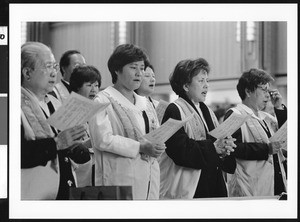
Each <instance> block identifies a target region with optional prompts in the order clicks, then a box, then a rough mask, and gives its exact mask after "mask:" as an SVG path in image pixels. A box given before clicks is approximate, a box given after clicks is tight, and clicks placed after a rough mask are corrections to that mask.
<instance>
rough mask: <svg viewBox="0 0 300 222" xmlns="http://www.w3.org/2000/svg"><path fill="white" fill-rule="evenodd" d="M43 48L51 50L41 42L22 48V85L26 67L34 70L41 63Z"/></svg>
mask: <svg viewBox="0 0 300 222" xmlns="http://www.w3.org/2000/svg"><path fill="white" fill-rule="evenodd" d="M41 48H47V49H49V50H50V51H51V49H50V48H49V47H48V46H46V45H45V44H43V43H41V42H26V43H24V44H23V45H22V47H21V83H23V75H22V70H23V69H24V68H26V67H28V68H31V69H34V67H35V65H36V63H37V61H39V52H40V50H41Z"/></svg>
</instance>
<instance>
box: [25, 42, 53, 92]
mask: <svg viewBox="0 0 300 222" xmlns="http://www.w3.org/2000/svg"><path fill="white" fill-rule="evenodd" d="M38 57H39V59H38V61H37V62H36V64H35V67H34V69H30V71H29V72H28V74H27V75H26V76H25V79H26V80H27V81H26V84H27V87H28V88H29V89H30V90H31V91H32V92H33V93H35V94H36V95H41V94H42V95H46V94H47V93H48V92H51V91H52V90H53V87H54V84H55V81H56V77H57V71H58V64H57V63H56V62H55V59H54V56H53V54H52V53H51V51H50V50H49V49H47V48H41V50H40V52H39V55H38Z"/></svg>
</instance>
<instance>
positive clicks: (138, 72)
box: [136, 69, 144, 76]
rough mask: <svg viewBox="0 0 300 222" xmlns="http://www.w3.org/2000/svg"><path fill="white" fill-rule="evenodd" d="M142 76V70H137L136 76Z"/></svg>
mask: <svg viewBox="0 0 300 222" xmlns="http://www.w3.org/2000/svg"><path fill="white" fill-rule="evenodd" d="M143 74H144V70H141V69H138V70H137V72H136V75H137V76H142V75H143Z"/></svg>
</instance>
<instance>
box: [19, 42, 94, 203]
mask: <svg viewBox="0 0 300 222" xmlns="http://www.w3.org/2000/svg"><path fill="white" fill-rule="evenodd" d="M58 68H59V67H58V64H57V63H56V62H55V59H54V56H53V54H52V51H51V50H50V48H48V47H47V46H46V45H44V44H42V43H40V42H27V43H25V44H24V45H22V48H21V84H22V87H21V110H22V113H21V120H22V121H21V169H22V171H21V183H22V184H21V198H22V199H23V200H41V199H46V200H49V199H68V192H69V190H68V189H69V187H75V186H76V178H75V177H74V171H73V164H72V163H73V162H76V163H85V162H86V161H88V160H89V159H90V157H89V154H88V152H86V149H84V148H83V147H82V146H81V142H80V141H81V139H82V138H83V137H84V135H85V129H86V128H85V127H84V126H76V127H73V128H70V129H66V130H64V131H61V132H59V131H58V130H56V129H55V128H54V127H52V126H50V125H49V124H48V123H47V118H48V117H49V116H50V115H51V113H53V112H54V111H55V109H57V108H58V107H59V106H60V102H59V101H58V100H57V99H55V98H54V97H53V96H51V95H47V93H49V92H50V91H52V90H53V87H54V84H55V81H56V76H57V71H58Z"/></svg>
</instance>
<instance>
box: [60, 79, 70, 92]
mask: <svg viewBox="0 0 300 222" xmlns="http://www.w3.org/2000/svg"><path fill="white" fill-rule="evenodd" d="M61 82H62V83H63V84H64V86H65V87H66V88H67V90H68V91H69V93H71V91H72V90H71V87H70V85H69V84H68V83H67V82H66V81H63V80H61Z"/></svg>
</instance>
